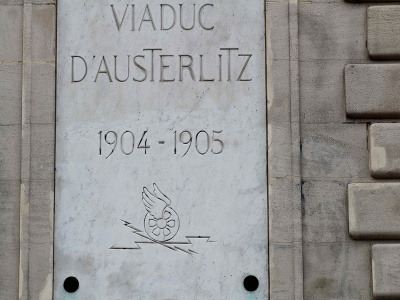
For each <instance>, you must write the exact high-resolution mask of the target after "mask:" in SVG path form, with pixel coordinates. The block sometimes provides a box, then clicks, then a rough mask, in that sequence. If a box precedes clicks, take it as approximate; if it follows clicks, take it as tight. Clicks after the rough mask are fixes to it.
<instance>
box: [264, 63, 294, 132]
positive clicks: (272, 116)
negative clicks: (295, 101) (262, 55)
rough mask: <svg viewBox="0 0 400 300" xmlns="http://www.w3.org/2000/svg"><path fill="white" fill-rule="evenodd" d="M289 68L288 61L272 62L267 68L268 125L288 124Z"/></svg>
mask: <svg viewBox="0 0 400 300" xmlns="http://www.w3.org/2000/svg"><path fill="white" fill-rule="evenodd" d="M289 74H290V67H289V61H288V60H272V61H270V62H269V64H268V67H267V87H268V90H267V101H268V102H267V103H268V123H269V124H274V123H287V124H289V122H290V116H291V114H290V82H289V79H290V76H289Z"/></svg>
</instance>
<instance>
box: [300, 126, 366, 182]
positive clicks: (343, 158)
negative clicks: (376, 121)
mask: <svg viewBox="0 0 400 300" xmlns="http://www.w3.org/2000/svg"><path fill="white" fill-rule="evenodd" d="M302 176H303V178H304V179H306V178H309V177H312V178H315V177H323V178H337V177H341V178H343V177H345V178H351V177H370V175H369V170H368V150H367V129H366V125H365V124H334V123H332V124H307V125H303V126H302Z"/></svg>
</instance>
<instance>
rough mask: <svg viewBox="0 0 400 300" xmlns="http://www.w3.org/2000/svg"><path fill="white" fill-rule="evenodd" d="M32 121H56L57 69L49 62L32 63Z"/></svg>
mask: <svg viewBox="0 0 400 300" xmlns="http://www.w3.org/2000/svg"><path fill="white" fill-rule="evenodd" d="M32 73H33V76H32V102H31V105H32V110H31V120H32V123H40V124H43V123H54V120H55V96H56V95H55V94H56V87H55V85H56V82H55V76H56V70H55V66H54V65H52V64H48V63H39V64H37V63H34V64H33V65H32Z"/></svg>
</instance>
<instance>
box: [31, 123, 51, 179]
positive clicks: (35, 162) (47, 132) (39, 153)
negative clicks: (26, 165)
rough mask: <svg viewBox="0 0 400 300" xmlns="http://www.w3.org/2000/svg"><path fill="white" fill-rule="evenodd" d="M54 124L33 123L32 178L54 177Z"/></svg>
mask: <svg viewBox="0 0 400 300" xmlns="http://www.w3.org/2000/svg"><path fill="white" fill-rule="evenodd" d="M54 131H55V128H54V125H53V124H32V125H31V178H32V179H33V180H35V179H36V180H38V179H41V180H43V179H48V180H52V179H54Z"/></svg>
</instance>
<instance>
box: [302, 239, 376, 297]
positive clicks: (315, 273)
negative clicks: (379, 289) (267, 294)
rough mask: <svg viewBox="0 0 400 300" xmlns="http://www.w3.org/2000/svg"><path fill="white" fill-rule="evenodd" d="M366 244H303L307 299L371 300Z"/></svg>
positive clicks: (369, 264)
mask: <svg viewBox="0 0 400 300" xmlns="http://www.w3.org/2000/svg"><path fill="white" fill-rule="evenodd" d="M370 261H371V255H370V245H369V244H367V243H361V242H360V243H354V244H351V243H316V244H314V243H313V244H308V243H306V244H305V245H304V299H310V300H321V299H346V300H359V299H371V297H370V291H371V263H370Z"/></svg>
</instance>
